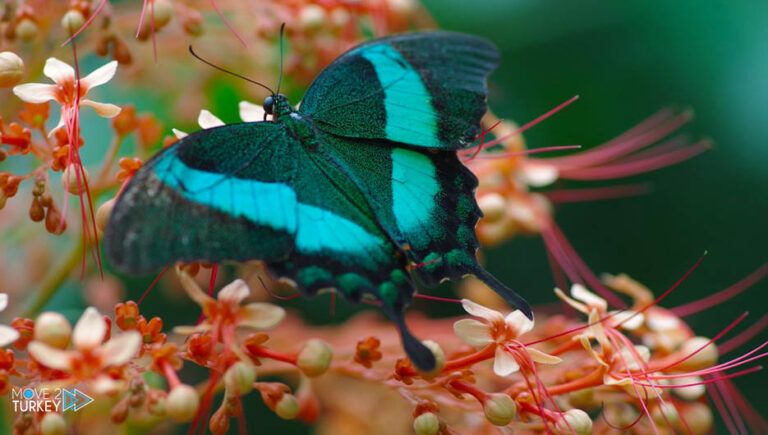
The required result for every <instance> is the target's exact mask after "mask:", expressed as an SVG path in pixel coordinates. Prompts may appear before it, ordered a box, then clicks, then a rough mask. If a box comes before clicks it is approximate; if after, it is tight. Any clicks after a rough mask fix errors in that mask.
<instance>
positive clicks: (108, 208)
mask: <svg viewBox="0 0 768 435" xmlns="http://www.w3.org/2000/svg"><path fill="white" fill-rule="evenodd" d="M114 207H115V198H112V199H109V200H107V201H106V202H105V203H104V204H101V205H100V206H99V208H98V209H97V210H96V228H98V229H99V231H101V232H104V231H106V229H107V223H109V216H110V215H111V214H112V209H113V208H114Z"/></svg>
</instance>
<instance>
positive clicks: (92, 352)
mask: <svg viewBox="0 0 768 435" xmlns="http://www.w3.org/2000/svg"><path fill="white" fill-rule="evenodd" d="M106 336H107V323H106V322H105V321H104V317H102V315H101V314H99V312H98V310H96V308H94V307H88V308H86V310H85V312H84V313H83V315H82V316H80V319H79V320H78V321H77V324H75V328H74V330H73V331H72V345H73V347H74V349H71V350H62V349H58V348H56V347H53V346H51V345H49V344H46V343H44V342H42V341H39V340H34V341H32V342H31V343H29V346H28V347H27V350H28V352H29V354H30V355H31V356H32V357H33V358H34V359H35V360H36V361H38V362H39V363H40V364H42V365H44V366H46V367H49V368H52V369H56V370H62V371H67V372H69V373H71V374H72V375H74V376H75V377H76V378H79V379H92V380H93V381H94V384H95V385H94V386H99V387H100V388H101V389H102V391H108V390H111V389H112V387H114V381H113V380H112V379H111V378H110V377H109V376H108V375H106V374H105V373H103V372H104V371H105V370H106V369H108V368H110V367H118V366H122V365H124V364H126V363H128V362H129V361H130V360H131V359H132V358H133V357H134V356H135V355H136V354H137V353H138V351H139V349H140V347H141V334H139V333H138V332H136V331H127V332H123V333H121V334H119V335H116V336H114V337H112V338H111V339H109V340H108V341H107V342H106V343H105V342H104V339H105V338H106Z"/></svg>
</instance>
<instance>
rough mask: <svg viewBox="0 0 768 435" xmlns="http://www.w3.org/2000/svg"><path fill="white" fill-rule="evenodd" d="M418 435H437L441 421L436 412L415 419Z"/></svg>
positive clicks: (414, 428) (426, 413) (414, 429)
mask: <svg viewBox="0 0 768 435" xmlns="http://www.w3.org/2000/svg"><path fill="white" fill-rule="evenodd" d="M413 431H414V432H416V435H435V434H437V433H438V432H439V431H440V419H439V418H437V415H436V414H435V413H434V412H425V413H423V414H421V415H420V416H418V417H416V418H414V419H413Z"/></svg>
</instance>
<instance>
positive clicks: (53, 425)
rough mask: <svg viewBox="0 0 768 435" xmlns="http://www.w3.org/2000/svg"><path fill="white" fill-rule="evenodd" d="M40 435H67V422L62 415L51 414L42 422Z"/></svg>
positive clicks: (45, 416)
mask: <svg viewBox="0 0 768 435" xmlns="http://www.w3.org/2000/svg"><path fill="white" fill-rule="evenodd" d="M40 433H41V434H42V435H65V434H66V433H67V422H66V420H64V417H63V416H62V415H61V414H59V413H56V412H49V413H47V414H45V415H44V416H43V419H42V420H40Z"/></svg>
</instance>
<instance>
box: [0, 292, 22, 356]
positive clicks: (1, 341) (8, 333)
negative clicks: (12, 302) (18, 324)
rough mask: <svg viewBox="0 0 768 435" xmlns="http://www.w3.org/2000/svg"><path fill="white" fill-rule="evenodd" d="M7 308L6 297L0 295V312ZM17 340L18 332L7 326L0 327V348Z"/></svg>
mask: <svg viewBox="0 0 768 435" xmlns="http://www.w3.org/2000/svg"><path fill="white" fill-rule="evenodd" d="M7 307H8V295H7V294H6V293H0V312H3V311H5V309H6V308H7ZM18 339H19V331H17V330H16V329H14V328H11V327H10V326H7V325H0V347H5V346H8V345H9V344H11V343H13V342H14V341H16V340H18Z"/></svg>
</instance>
